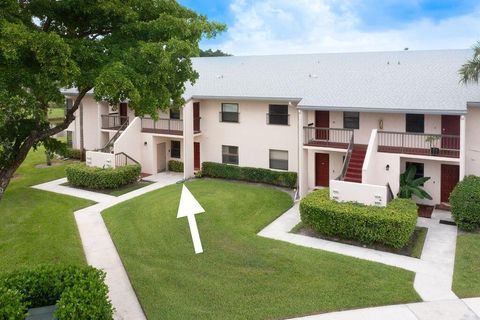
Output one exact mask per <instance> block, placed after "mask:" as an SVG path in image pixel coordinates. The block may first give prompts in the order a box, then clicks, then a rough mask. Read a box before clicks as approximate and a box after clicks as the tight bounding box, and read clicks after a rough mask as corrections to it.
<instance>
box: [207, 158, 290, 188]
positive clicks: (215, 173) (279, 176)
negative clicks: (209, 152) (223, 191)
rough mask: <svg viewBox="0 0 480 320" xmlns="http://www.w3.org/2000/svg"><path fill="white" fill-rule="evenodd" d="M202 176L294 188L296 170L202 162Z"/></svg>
mask: <svg viewBox="0 0 480 320" xmlns="http://www.w3.org/2000/svg"><path fill="white" fill-rule="evenodd" d="M202 176H205V177H211V178H223V179H232V180H243V181H250V182H260V183H266V184H273V185H276V186H281V187H287V188H295V186H296V185H297V173H296V172H281V171H273V170H269V169H261V168H250V167H239V166H234V165H229V164H222V163H215V162H204V163H202Z"/></svg>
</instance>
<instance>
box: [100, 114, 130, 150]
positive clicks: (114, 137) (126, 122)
mask: <svg viewBox="0 0 480 320" xmlns="http://www.w3.org/2000/svg"><path fill="white" fill-rule="evenodd" d="M128 125H129V122H128V120H127V121H125V122H124V123H123V124H122V125H121V126H120V128H119V129H118V130H117V132H115V134H114V135H113V137H112V138H111V139H110V141H108V142H107V143H106V144H105V146H104V147H103V148H102V149H100V150H97V151H100V152H105V153H113V145H114V143H115V141H117V139H118V138H119V137H120V135H121V134H122V132H123V131H124V130H125V129H126V128H127V127H128Z"/></svg>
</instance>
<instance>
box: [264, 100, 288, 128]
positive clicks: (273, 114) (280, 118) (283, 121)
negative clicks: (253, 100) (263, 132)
mask: <svg viewBox="0 0 480 320" xmlns="http://www.w3.org/2000/svg"><path fill="white" fill-rule="evenodd" d="M288 118H289V115H288V105H278V104H271V105H270V106H269V107H268V124H280V125H286V126H288V125H289V123H288Z"/></svg>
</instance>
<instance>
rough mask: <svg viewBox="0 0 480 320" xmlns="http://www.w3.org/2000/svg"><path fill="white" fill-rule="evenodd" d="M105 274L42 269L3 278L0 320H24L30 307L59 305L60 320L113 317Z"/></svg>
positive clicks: (75, 269) (0, 279)
mask: <svg viewBox="0 0 480 320" xmlns="http://www.w3.org/2000/svg"><path fill="white" fill-rule="evenodd" d="M104 280H105V273H104V272H103V271H100V270H97V269H95V268H92V267H74V266H68V267H62V266H42V267H37V268H34V269H30V270H22V271H17V272H13V273H10V274H2V275H1V276H0V316H1V315H5V314H8V315H10V317H5V316H4V317H3V318H2V317H0V319H15V320H16V319H25V316H24V315H25V313H26V311H27V308H35V307H43V306H48V305H53V304H56V306H57V310H56V311H55V316H56V317H57V318H58V319H59V320H67V319H92V320H93V319H101V320H107V319H112V318H113V308H112V304H111V302H110V301H109V300H108V288H107V286H106V285H105V283H104Z"/></svg>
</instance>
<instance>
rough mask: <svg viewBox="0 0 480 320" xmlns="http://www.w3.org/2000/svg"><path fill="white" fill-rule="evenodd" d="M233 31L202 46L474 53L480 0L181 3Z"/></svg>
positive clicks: (248, 50)
mask: <svg viewBox="0 0 480 320" xmlns="http://www.w3.org/2000/svg"><path fill="white" fill-rule="evenodd" d="M179 2H180V3H182V4H183V5H185V6H187V7H189V8H192V9H194V10H195V11H197V12H200V13H202V14H205V15H207V16H208V17H209V18H210V19H211V20H216V21H219V22H223V23H225V24H226V25H227V26H228V30H227V31H226V32H225V33H224V34H222V35H221V36H220V37H218V38H217V39H215V40H211V41H203V42H202V43H201V47H202V48H203V49H209V48H212V49H221V50H224V51H226V52H229V53H232V54H234V55H253V54H278V53H314V52H315V53H319V52H349V51H382V50H403V49H404V48H405V47H408V48H410V49H411V50H415V49H416V50H418V49H447V48H454V49H458V48H470V47H471V46H472V45H474V44H475V43H476V42H477V41H479V40H480V0H457V1H454V0H449V1H447V0H428V1H423V0H223V1H222V0H180V1H179Z"/></svg>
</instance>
